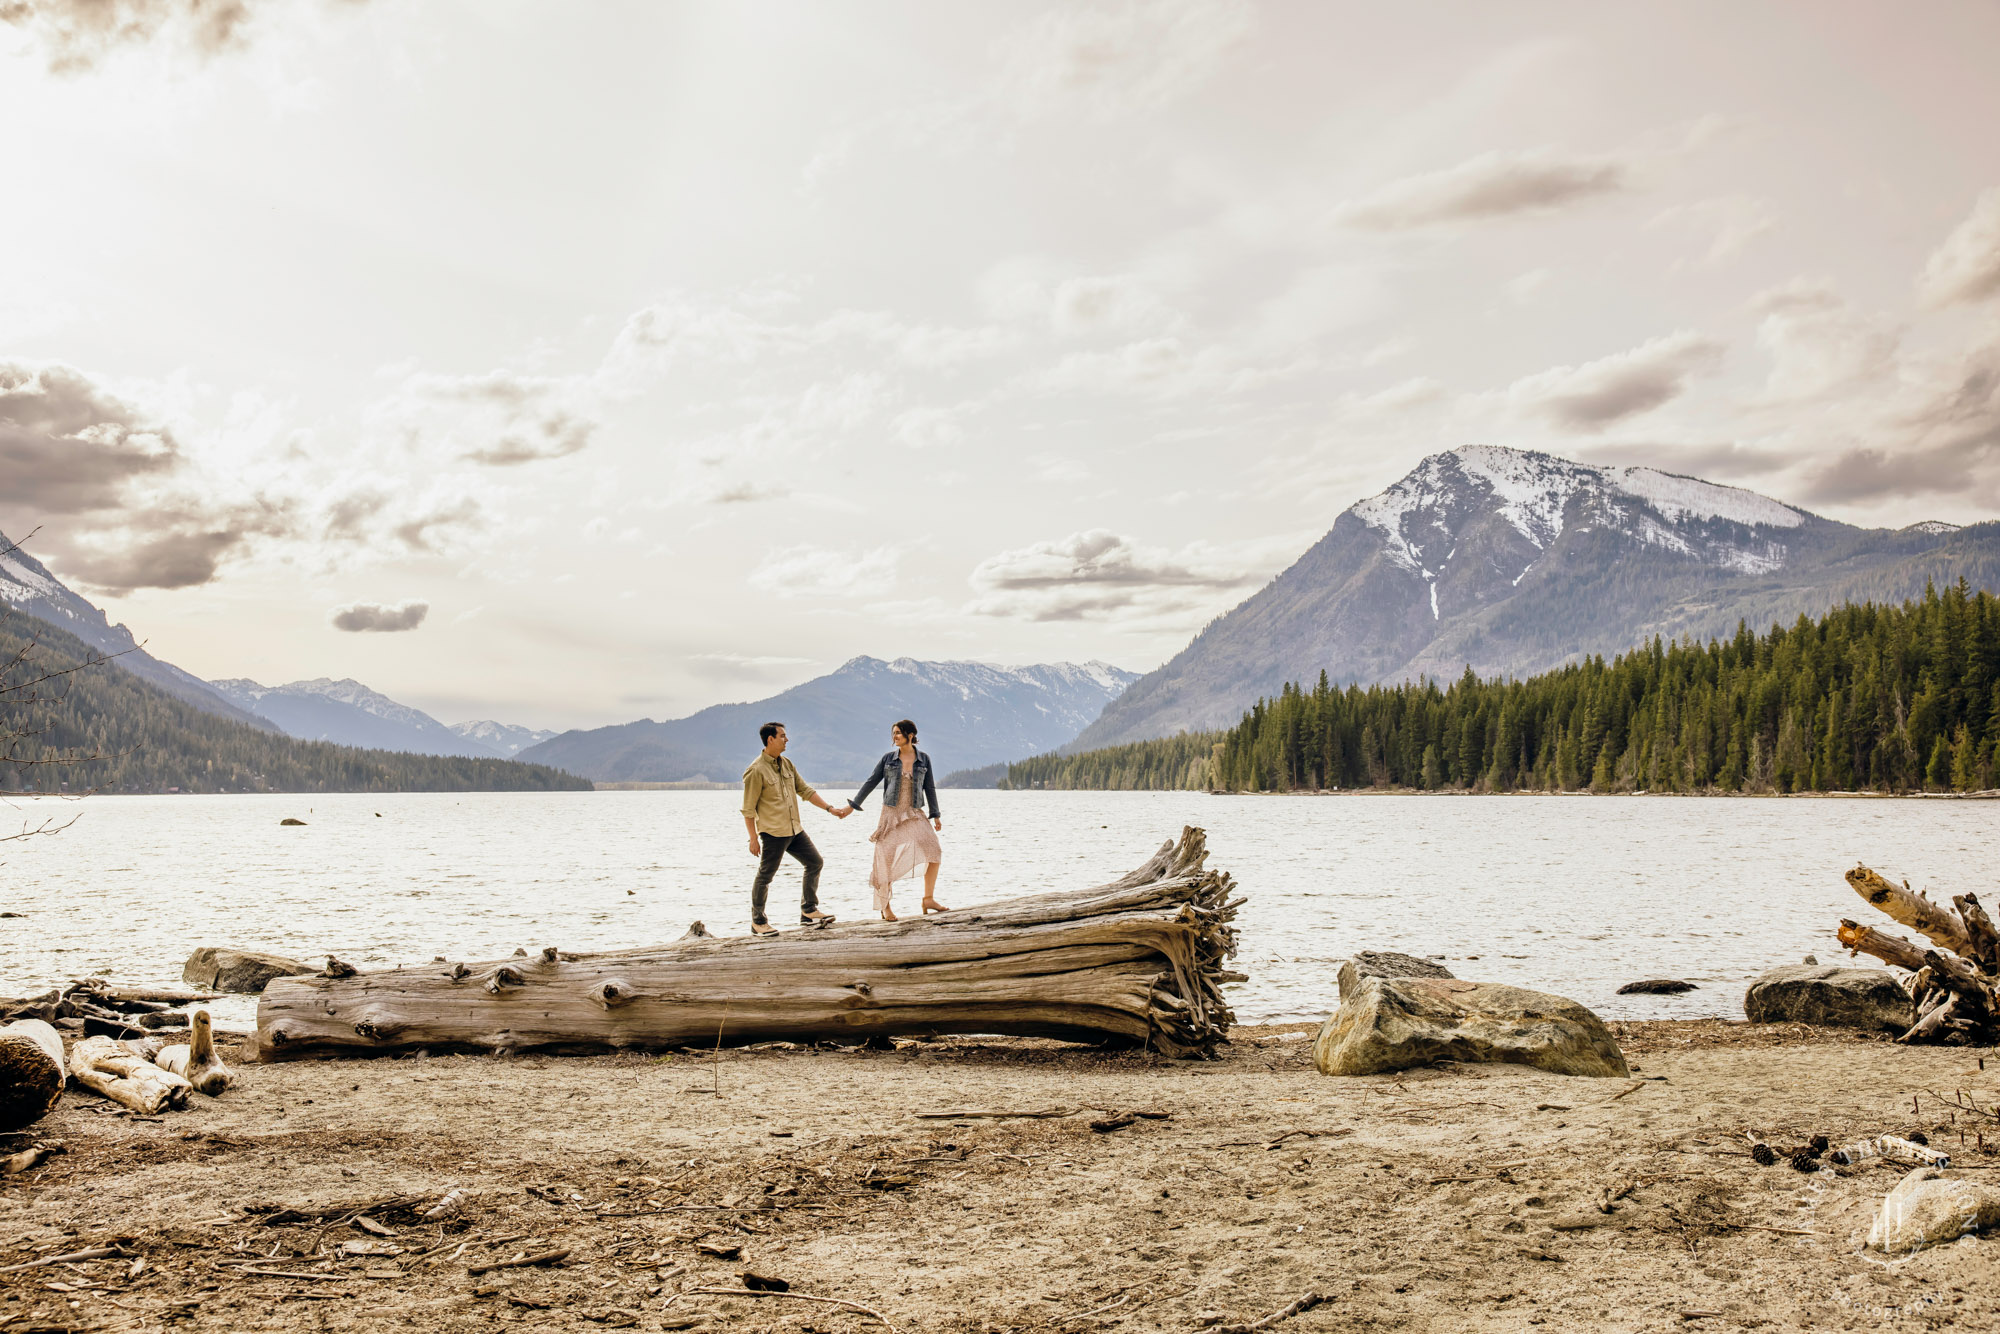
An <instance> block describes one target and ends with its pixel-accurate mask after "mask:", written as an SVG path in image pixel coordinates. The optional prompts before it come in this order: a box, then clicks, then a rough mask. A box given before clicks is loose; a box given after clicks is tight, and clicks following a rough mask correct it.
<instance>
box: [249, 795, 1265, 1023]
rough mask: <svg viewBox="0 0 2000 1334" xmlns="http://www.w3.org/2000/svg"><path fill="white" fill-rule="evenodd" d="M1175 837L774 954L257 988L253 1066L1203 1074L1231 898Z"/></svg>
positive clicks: (514, 967) (552, 956) (646, 956)
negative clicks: (887, 1051) (936, 1044)
mask: <svg viewBox="0 0 2000 1334" xmlns="http://www.w3.org/2000/svg"><path fill="white" fill-rule="evenodd" d="M1206 858H1207V840H1206V837H1205V835H1204V834H1203V833H1202V831H1201V830H1199V829H1188V830H1186V831H1184V832H1183V834H1182V835H1181V838H1180V841H1179V842H1178V843H1173V842H1169V843H1167V844H1166V845H1165V846H1164V847H1162V848H1161V849H1160V851H1159V852H1158V853H1157V854H1155V855H1154V856H1153V857H1152V858H1151V859H1150V860H1149V861H1148V862H1147V863H1146V864H1145V865H1144V866H1141V867H1140V868H1139V869H1138V870H1136V871H1134V872H1132V873H1131V874H1130V875H1127V876H1124V877H1122V878H1121V879H1119V880H1116V881H1113V882H1112V883H1110V884H1108V885H1100V886H1098V887H1096V888H1094V889H1088V890H1083V891H1080V892H1069V893H1052V894H1040V895H1035V896H1033V897H1029V898H1018V899H1009V900H1006V901H1004V902H1000V903H990V904H986V905H984V906H981V907H977V908H961V909H957V910H954V911H952V912H948V913H943V914H940V915H937V916H932V917H924V918H906V919H904V920H902V921H898V922H862V923H853V924H838V925H834V926H831V927H826V928H823V929H819V930H803V931H796V932H786V933H784V934H782V935H780V936H778V937H776V938H770V937H766V938H762V939H759V938H755V937H734V938H715V937H696V938H693V939H683V940H681V941H677V942H675V943H673V944H670V945H660V946H654V947H651V948H647V949H637V950H626V951H620V952H617V953H610V954H568V953H560V954H559V953H558V952H557V951H556V950H555V949H553V948H549V949H544V950H543V951H542V952H541V953H540V954H539V955H532V956H528V955H522V956H516V957H514V958H511V959H502V960H496V961H493V962H489V963H482V964H472V965H467V964H455V965H451V966H449V967H447V966H444V965H435V966H430V967H412V968H400V969H396V970H393V971H388V972H374V973H362V974H360V975H359V976H355V977H347V978H332V977H324V976H315V977H287V978H279V979H276V980H275V981H273V982H272V983H271V984H270V985H269V986H268V987H267V988H265V991H264V997H263V1000H262V1002H261V1003H260V1004H259V1005H258V1007H257V1038H258V1048H259V1053H260V1056H261V1057H262V1058H263V1059H266V1060H271V1059H285V1058H288V1057H294V1056H309V1055H320V1054H327V1053H334V1052H346V1053H350V1054H359V1053H378V1052H391V1051H396V1050H399V1049H407V1048H412V1047H442V1048H461V1049H464V1048H471V1049H484V1050H492V1051H520V1050H525V1049H529V1048H537V1047H559V1048H577V1049H591V1048H606V1047H612V1048H617V1047H637V1048H648V1047H654V1048H657V1047H671V1046H687V1045H701V1046H705V1045H710V1044H714V1043H717V1042H727V1043H744V1042H759V1041H766V1040H770V1039H778V1038H788V1039H794V1040H802V1039H803V1040H810V1039H822V1038H823V1039H837V1040H843V1041H859V1040H863V1039H867V1038H871V1037H883V1036H888V1035H890V1034H895V1033H1006V1034H1016V1035H1023V1036H1041V1037H1055V1038H1064V1039H1070V1040H1077V1041H1101V1040H1103V1039H1105V1038H1114V1039H1126V1040H1129V1041H1131V1042H1133V1043H1150V1044H1151V1045H1152V1046H1153V1047H1155V1048H1157V1049H1158V1050H1160V1051H1162V1052H1165V1053H1167V1054H1168V1055H1171V1056H1191V1057H1206V1056H1211V1055H1213V1054H1214V1049H1215V1045H1216V1043H1217V1042H1219V1041H1223V1040H1225V1039H1226V1036H1227V1034H1228V1030H1229V1026H1230V1024H1231V1023H1232V1022H1234V1016H1233V1015H1231V1013H1230V1011H1229V1006H1228V1004H1227V1002H1226V1001H1225V1000H1224V999H1223V996H1222V992H1221V987H1222V984H1223V983H1225V982H1229V981H1238V980H1241V976H1240V974H1235V973H1228V972H1225V971H1223V960H1224V959H1225V958H1226V957H1227V956H1229V955H1231V954H1233V953H1234V952H1235V948H1236V933H1235V931H1234V930H1233V929H1232V927H1231V926H1230V922H1231V921H1232V920H1233V919H1234V918H1235V915H1236V906H1237V903H1239V902H1241V900H1236V901H1231V899H1230V891H1231V888H1232V882H1231V880H1230V878H1229V877H1228V876H1227V875H1225V874H1222V873H1220V872H1216V871H1210V870H1207V869H1205V866H1204V863H1205V861H1206Z"/></svg>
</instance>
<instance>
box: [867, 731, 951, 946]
mask: <svg viewBox="0 0 2000 1334" xmlns="http://www.w3.org/2000/svg"><path fill="white" fill-rule="evenodd" d="M889 741H890V743H891V744H892V745H894V746H895V749H894V750H892V751H890V752H889V753H888V754H887V755H884V756H883V757H882V758H881V759H879V760H877V761H875V772H874V773H872V774H870V775H868V781H867V782H865V783H863V784H862V785H861V790H860V791H859V792H857V793H855V794H854V800H852V801H850V802H848V803H847V809H849V810H850V811H855V810H859V809H861V803H862V801H863V800H865V799H866V798H867V796H868V794H869V793H870V792H873V791H874V790H875V788H876V785H877V784H880V785H881V787H882V820H881V823H879V824H877V825H876V826H875V832H874V833H872V834H870V835H869V836H868V839H869V841H870V842H871V843H873V844H874V845H875V866H874V869H873V870H871V871H870V872H869V873H868V883H869V884H870V885H872V886H874V888H875V907H876V909H877V911H879V912H880V913H881V914H882V920H883V921H885V922H893V921H895V920H896V913H895V910H894V909H892V908H891V907H890V906H889V891H890V889H891V887H892V886H894V884H895V883H896V881H898V880H901V879H902V878H903V877H904V876H907V875H912V874H914V873H915V872H916V869H917V868H918V867H919V866H921V867H923V868H924V902H923V910H924V911H925V912H927V913H934V912H944V911H945V907H944V905H943V904H941V903H939V902H938V901H937V877H938V863H939V862H940V861H942V860H943V859H944V849H943V848H941V847H939V846H938V838H937V833H936V832H935V831H937V830H941V829H943V828H944V820H943V818H942V817H941V816H939V814H938V800H937V786H936V785H935V784H934V783H933V782H932V781H931V757H930V756H928V755H926V754H924V753H923V752H922V751H920V750H918V749H917V725H916V724H915V723H913V722H911V721H910V720H909V719H908V718H905V719H903V720H902V721H901V722H899V723H897V724H896V725H895V726H894V727H891V728H890V729H889ZM919 794H921V801H922V802H924V803H927V804H928V805H929V807H930V813H931V817H930V822H929V828H926V827H925V821H924V807H923V805H920V804H919V800H920V798H919Z"/></svg>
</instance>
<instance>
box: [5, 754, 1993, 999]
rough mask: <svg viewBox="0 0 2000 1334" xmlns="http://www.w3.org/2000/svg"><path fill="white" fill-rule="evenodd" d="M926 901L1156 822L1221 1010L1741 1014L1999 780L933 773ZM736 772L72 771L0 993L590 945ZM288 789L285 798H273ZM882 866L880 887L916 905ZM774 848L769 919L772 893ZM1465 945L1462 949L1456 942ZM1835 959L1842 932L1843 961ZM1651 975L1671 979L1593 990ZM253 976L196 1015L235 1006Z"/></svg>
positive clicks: (857, 879)
mask: <svg viewBox="0 0 2000 1334" xmlns="http://www.w3.org/2000/svg"><path fill="white" fill-rule="evenodd" d="M941 795H942V797H943V799H944V804H945V816H946V819H945V830H944V846H945V869H944V874H943V879H942V880H941V882H940V887H939V897H940V898H941V899H942V900H943V901H944V902H945V903H947V904H949V905H951V906H954V907H956V906H959V905H962V904H966V903H971V902H976V901H979V900H982V899H989V898H999V897H1004V896H1008V895H1014V894H1020V893H1027V892H1035V891H1040V890H1044V889H1052V888H1064V887H1070V886H1085V885H1091V884H1097V883H1101V882H1103V881H1105V880H1109V879H1112V878H1113V877H1115V876H1118V875H1120V874H1123V873H1124V872H1125V871H1127V870H1130V869H1131V868H1132V867H1134V866H1136V865H1138V864H1139V863H1140V862H1142V861H1143V860H1145V858H1146V857H1147V856H1148V855H1149V854H1150V853H1151V852H1152V850H1153V849H1154V848H1156V847H1157V846H1158V845H1159V844H1160V842H1161V841H1162V840H1164V839H1166V838H1167V837H1169V836H1170V835H1173V834H1175V833H1177V832H1178V831H1179V830H1180V828H1181V826H1182V825H1183V824H1198V825H1201V826H1203V827H1205V828H1206V829H1207V830H1208V832H1209V848H1210V854H1211V865H1214V866H1217V867H1220V868H1222V869H1225V870H1227V871H1229V872H1230V873H1231V874H1233V875H1234V876H1235V877H1236V880H1237V882H1238V884H1239V886H1240V888H1241V892H1242V893H1244V894H1246V895H1247V896H1248V898H1249V902H1248V903H1246V904H1245V905H1244V907H1243V908H1242V910H1241V916H1240V917H1239V919H1238V926H1239V927H1240V929H1241V937H1242V952H1241V955H1240V957H1239V966H1240V967H1241V968H1242V970H1243V971H1244V972H1247V973H1248V974H1250V979H1251V980H1250V981H1249V982H1248V983H1246V984H1244V985H1243V986H1241V987H1238V988H1235V1004H1236V1009H1237V1013H1238V1015H1239V1017H1241V1018H1243V1019H1245V1020H1253V1019H1278V1018H1285V1019H1294V1018H1318V1017H1320V1016H1321V1015H1323V1014H1324V1013H1325V1012H1326V1011H1327V1010H1328V1009H1329V1008H1330V1007H1331V1006H1332V1004H1333V1000H1334V993H1335V988H1334V973H1335V970H1336V968H1337V966H1338V963H1339V961H1340V960H1341V959H1342V958H1344V957H1346V956H1347V955H1348V954H1349V953H1350V952H1352V951H1354V950H1357V949H1394V950H1403V951H1406V952H1408V953H1412V954H1426V955H1443V956H1445V959H1446V962H1447V965H1448V966H1449V967H1450V968H1451V969H1452V970H1453V971H1454V972H1455V973H1457V974H1458V975H1459V976H1461V977H1472V978H1478V979H1481V980H1487V981H1499V982H1510V983H1514V984H1517V985H1521V986H1528V987H1534V988H1537V989H1540V990H1547V991H1555V992H1559V993H1561V994H1563V995H1567V996H1571V997H1574V998H1575V999H1577V1000H1580V1001H1582V1002H1584V1003H1585V1004H1587V1005H1589V1006H1591V1007H1593V1008H1595V1009H1596V1010H1598V1011H1599V1013H1601V1014H1605V1015H1607V1016H1621V1017H1634V1018H1640V1017H1693V1016H1698V1015H1728V1016H1737V1017H1740V1015H1741V1013H1742V1009H1741V1002H1742V994H1743V987H1744V985H1745V984H1746V983H1747V982H1748V981H1749V980H1750V979H1751V978H1752V977H1754V976H1755V975H1756V974H1757V973H1759V972H1761V971H1762V970H1763V969H1765V968H1768V967H1771V966H1773V965H1775V964H1781V963H1796V962H1798V961H1799V959H1800V957H1801V956H1803V955H1805V954H1807V953H1814V954H1817V955H1818V956H1819V957H1820V959H1821V960H1822V961H1824V962H1828V963H1832V962H1835V961H1836V959H1837V957H1839V949H1838V946H1837V945H1836V944H1835V942H1834V939H1833V929H1834V927H1835V925H1836V924H1837V923H1838V922H1839V920H1840V918H1841V917H1843V916H1847V917H1860V918H1865V917H1867V916H1868V915H1869V911H1870V910H1868V909H1867V907H1866V905H1865V904H1863V903H1861V901H1860V900H1859V899H1857V898H1856V897H1855V896H1854V894H1853V892H1852V891H1851V890H1849V889H1848V888H1847V886H1846V883H1845V882H1844V881H1843V880H1842V879H1841V873H1842V872H1843V871H1845V870H1846V869H1847V868H1848V867H1850V866H1852V865H1854V863H1855V862H1856V861H1866V862H1868V863H1869V864H1870V865H1872V866H1875V867H1876V868H1878V869H1880V870H1882V871H1884V872H1886V873H1890V874H1893V875H1896V876H1908V877H1909V878H1910V880H1911V881H1912V883H1913V884H1915V885H1916V886H1917V887H1918V888H1927V889H1929V890H1931V891H1932V893H1933V895H1934V896H1936V895H1940V894H1946V895H1948V894H1950V893H1952V892H1960V893H1962V892H1964V891H1965V890H1967V889H1972V890H1978V891H1985V890H1988V889H1989V888H1990V887H1991V886H1992V884H1993V879H1994V871H1995V869H1996V867H2000V805H1996V804H1995V803H1991V802H1964V801H1923V800H1840V799H1789V800H1731V799H1715V798H1712V799H1680V800H1676V799H1671V798H1645V797H1640V798H1616V797H1600V798H1592V797H1483V798H1482V797H1386V796H1385V797H1377V796H1347V797H1211V796H1207V795H1203V794H1197V793H1143V792H1102V793H1098V792H1063V793H1056V792H1049V793H1043V792H949V791H948V792H945V793H943V794H941ZM736 808H737V797H736V794H734V793H732V792H595V793H588V792H587V793H556V794H542V793H534V794H529V793H477V794H470V795H434V794H427V793H418V794H409V795H399V796H369V795H337V796H312V797H286V796H172V797H92V798H89V799H88V800H86V801H83V802H80V803H77V804H75V805H74V806H73V807H71V806H63V807H60V808H59V807H58V804H57V803H55V802H53V801H49V802H29V803H26V804H25V806H24V808H23V809H21V810H17V811H15V812H12V816H13V818H15V819H18V818H20V817H21V816H24V815H25V816H26V817H28V818H30V819H34V820H39V819H40V818H41V817H42V815H44V814H51V813H53V814H65V815H66V814H69V813H80V815H81V818H80V819H79V820H78V821H77V823H76V824H75V825H74V826H72V827H71V828H69V829H67V830H65V831H64V832H62V833H61V834H59V835H57V836H55V837H53V838H37V839H31V840H27V841H25V842H15V843H8V844H0V909H5V910H11V911H13V912H18V913H21V914H23V915H22V916H20V917H18V918H11V919H7V920H0V995H8V994H15V995H17V994H21V993H23V992H27V991H30V990H33V989H37V988H41V987H45V986H47V985H49V984H51V983H53V982H55V981H57V980H60V979H66V978H70V977H78V976H83V975H86V974H93V973H100V974H107V975H109V976H111V977H114V978H117V979H120V980H123V981H127V982H134V983H138V982H148V983H170V982H171V983H177V982H178V981H179V977H180V965H181V962H182V961H183V960H184V959H185V958H186V957H187V955H188V953H189V951H191V950H192V949H193V948H194V947H195V946H197V945H204V944H225V943H226V944H236V945H242V946H246V947H250V948H259V949H268V950H273V951H276V952H278V953H282V954H290V955H294V956H296V957H300V958H305V959H315V958H317V957H318V956H323V955H325V954H326V953H327V952H328V951H329V950H331V951H333V952H335V953H338V954H339V955H340V956H341V957H342V958H345V959H347V960H349V961H351V962H354V963H358V964H361V965H363V966H368V965H381V964H390V963H408V962H421V961H424V960H428V959H430V958H432V957H433V956H435V955H445V956H447V957H449V958H452V959H466V960H477V959H481V958H495V957H499V956H504V955H507V954H511V953H512V952H513V950H514V948H515V947H516V946H517V945H525V946H528V947H530V948H534V947H538V946H540V945H544V944H554V945H559V946H561V947H562V948H564V949H617V948H622V947H628V946H634V945H642V944H651V943H656V942H659V941H664V940H670V939H672V938H674V937H676V936H678V935H680V934H681V933H682V932H683V931H685V930H686V929H687V925H688V923H689V922H690V921H692V920H694V919H697V918H699V919H701V920H703V921H705V922H706V923H707V924H708V926H709V928H710V929H711V930H713V931H717V932H721V933H730V932H739V931H743V930H746V929H747V926H748V920H749V918H748V897H749V895H748V887H749V882H750V876H751V872H752V869H753V866H754V863H752V862H751V860H750V858H749V856H748V850H747V848H746V847H745V846H744V843H745V840H744V837H743V825H742V821H741V819H740V817H739V816H738V815H737V813H736ZM806 815H807V819H808V824H807V828H808V830H809V832H811V834H812V835H813V837H814V838H815V840H817V841H818V843H819V846H820V849H821V851H822V852H823V853H825V855H826V858H827V870H826V874H825V879H824V881H823V883H822V886H821V897H822V900H823V902H824V904H825V906H826V907H827V908H828V909H829V910H830V911H832V912H835V913H838V914H840V915H842V916H844V917H859V916H862V915H865V914H866V913H867V911H868V902H869V896H868V885H867V873H868V863H869V844H868V841H867V835H868V831H869V830H870V829H871V828H873V826H874V812H873V811H872V810H870V811H868V812H866V813H864V814H861V815H857V816H855V817H854V818H852V819H850V820H847V821H845V822H844V823H836V822H835V821H833V820H831V819H829V818H827V817H826V816H824V815H822V814H821V813H820V812H818V811H813V810H808V811H807V812H806ZM285 816H297V817H298V818H300V819H303V820H306V821H307V824H306V827H304V828H281V827H279V824H278V821H279V820H280V819H281V818H283V817H285ZM913 883H914V882H906V884H905V885H904V886H899V889H898V907H899V909H901V908H907V909H909V910H911V911H914V910H915V907H916V897H917V896H916V893H915V892H914V890H912V889H910V888H909V886H910V885H911V884H913ZM797 892H798V872H797V869H796V864H790V863H788V870H787V871H786V872H785V873H784V874H783V875H782V876H781V878H780V880H779V883H778V885H777V886H775V887H774V889H773V914H772V920H773V921H774V922H777V923H779V924H780V925H784V924H785V923H786V922H788V921H790V920H792V918H793V917H794V915H795V914H793V913H792V912H791V911H790V909H791V907H792V905H793V904H794V903H796V896H797ZM1471 956H1477V957H1476V958H1473V957H1471ZM1862 962H1864V963H1865V962H1866V961H1865V960H1863V961H1862ZM1648 977H1678V978H1684V979H1686V980H1688V981H1690V982H1694V983H1696V984H1697V985H1698V987H1699V990H1696V991H1693V992H1689V993H1687V994H1685V995H1683V996H1679V997H1655V996H1630V997H1627V996H1618V995H1616V994H1615V992H1616V991H1617V988H1618V987H1619V985H1620V984H1622V983H1625V982H1629V981H1632V980H1633V979H1636V978H1648ZM251 1012H252V1003H251V1002H250V1001H249V1000H243V1001H232V1002H229V1003H227V1005H226V1007H225V1008H224V1010H223V1013H222V1015H221V1016H219V1017H224V1018H228V1019H235V1020H239V1021H243V1020H248V1019H249V1017H250V1015H251Z"/></svg>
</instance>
